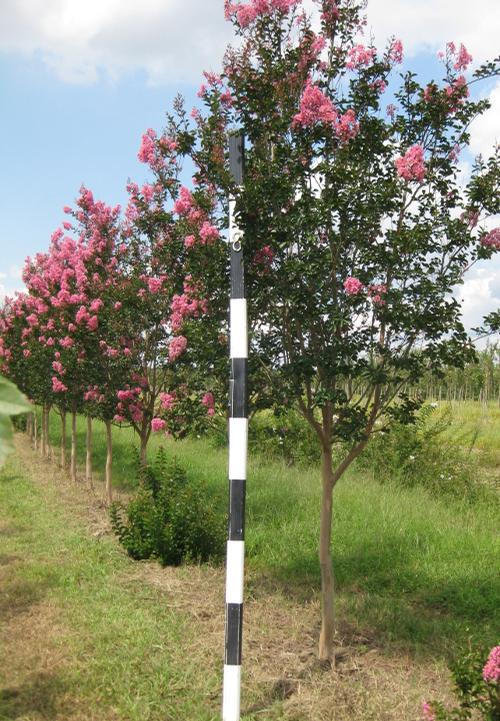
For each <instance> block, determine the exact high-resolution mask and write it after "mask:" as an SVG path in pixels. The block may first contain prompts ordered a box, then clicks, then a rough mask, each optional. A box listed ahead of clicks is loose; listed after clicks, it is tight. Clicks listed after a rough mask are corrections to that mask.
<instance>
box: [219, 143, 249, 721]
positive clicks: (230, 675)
mask: <svg viewBox="0 0 500 721" xmlns="http://www.w3.org/2000/svg"><path fill="white" fill-rule="evenodd" d="M243 161H244V138H243V135H233V136H230V138H229V162H230V168H231V173H232V176H233V180H234V181H235V183H236V184H237V185H242V184H243ZM229 247H230V253H231V300H230V312H229V345H230V358H231V378H230V381H229V398H230V401H229V402H230V414H229V530H228V541H227V559H226V641H225V656H224V681H223V692H222V699H223V700H222V718H223V721H239V719H240V696H241V641H242V627H243V572H244V562H245V540H244V539H245V485H246V477H247V445H248V409H247V407H248V403H247V374H248V371H247V365H248V333H247V301H246V298H245V277H244V265H243V252H242V234H241V231H240V230H239V228H238V227H237V225H236V222H235V199H234V197H231V198H229Z"/></svg>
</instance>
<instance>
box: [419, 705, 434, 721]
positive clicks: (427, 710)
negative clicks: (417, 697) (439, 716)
mask: <svg viewBox="0 0 500 721" xmlns="http://www.w3.org/2000/svg"><path fill="white" fill-rule="evenodd" d="M422 714H423V717H424V719H425V721H435V719H436V716H435V714H434V711H433V710H432V706H431V705H430V704H429V703H427V701H424V702H423V704H422Z"/></svg>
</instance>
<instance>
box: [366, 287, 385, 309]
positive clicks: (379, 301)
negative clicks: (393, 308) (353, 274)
mask: <svg viewBox="0 0 500 721" xmlns="http://www.w3.org/2000/svg"><path fill="white" fill-rule="evenodd" d="M386 293H387V286H386V285H385V284H384V283H379V284H372V285H369V286H368V295H369V296H370V298H371V300H372V301H373V304H374V305H378V306H383V305H385V300H384V298H383V296H384V295H385V294H386Z"/></svg>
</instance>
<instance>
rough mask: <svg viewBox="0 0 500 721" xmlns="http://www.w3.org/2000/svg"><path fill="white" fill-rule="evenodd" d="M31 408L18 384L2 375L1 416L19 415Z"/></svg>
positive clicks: (0, 388) (0, 391) (0, 384)
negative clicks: (17, 386)
mask: <svg viewBox="0 0 500 721" xmlns="http://www.w3.org/2000/svg"><path fill="white" fill-rule="evenodd" d="M29 410H31V406H30V404H29V403H28V401H27V399H26V397H25V396H24V395H23V394H22V393H21V391H19V390H18V389H17V388H16V386H15V385H14V384H13V383H11V382H10V381H8V380H7V379H6V378H4V377H3V376H0V418H1V417H3V416H17V415H19V414H20V413H27V412H28V411H29Z"/></svg>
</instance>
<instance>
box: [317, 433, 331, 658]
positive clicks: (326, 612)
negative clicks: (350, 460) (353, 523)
mask: <svg viewBox="0 0 500 721" xmlns="http://www.w3.org/2000/svg"><path fill="white" fill-rule="evenodd" d="M321 486H322V495H321V523H320V532H319V565H320V569H321V633H320V637H319V659H320V661H333V660H334V655H333V638H334V633H335V615H334V606H333V591H334V582H333V569H332V556H331V552H330V546H331V540H332V493H333V486H334V481H333V472H332V449H331V446H330V447H329V448H323V449H322V454H321Z"/></svg>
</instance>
